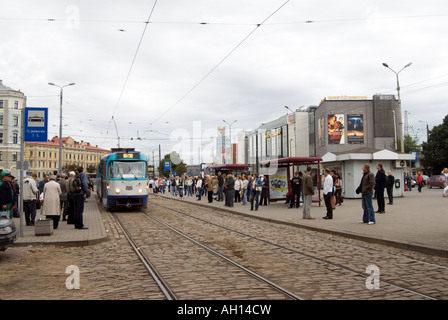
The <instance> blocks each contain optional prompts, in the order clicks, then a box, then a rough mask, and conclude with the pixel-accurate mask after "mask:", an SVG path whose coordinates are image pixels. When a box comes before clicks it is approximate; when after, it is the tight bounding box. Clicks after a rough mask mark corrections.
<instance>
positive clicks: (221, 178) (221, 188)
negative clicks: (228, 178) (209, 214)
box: [216, 171, 224, 201]
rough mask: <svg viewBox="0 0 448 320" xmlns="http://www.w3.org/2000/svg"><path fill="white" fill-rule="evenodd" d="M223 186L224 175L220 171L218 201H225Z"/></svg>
mask: <svg viewBox="0 0 448 320" xmlns="http://www.w3.org/2000/svg"><path fill="white" fill-rule="evenodd" d="M223 187H224V177H223V176H222V172H221V171H218V199H217V200H216V201H223V200H224V196H223Z"/></svg>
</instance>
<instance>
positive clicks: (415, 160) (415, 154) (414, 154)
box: [411, 151, 417, 162]
mask: <svg viewBox="0 0 448 320" xmlns="http://www.w3.org/2000/svg"><path fill="white" fill-rule="evenodd" d="M411 154H412V155H413V156H414V159H412V160H411V162H417V151H411Z"/></svg>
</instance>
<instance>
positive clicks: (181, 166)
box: [159, 151, 187, 177]
mask: <svg viewBox="0 0 448 320" xmlns="http://www.w3.org/2000/svg"><path fill="white" fill-rule="evenodd" d="M165 161H171V173H173V172H176V173H177V175H178V176H181V175H182V174H184V173H185V172H187V166H186V165H185V163H184V162H183V160H182V159H181V158H180V156H179V154H178V153H177V152H176V151H173V152H171V153H168V154H166V155H165V156H164V157H163V159H162V161H161V162H160V163H159V172H160V174H159V175H160V176H164V177H168V176H169V175H170V172H169V171H165V170H164V165H163V164H164V162H165Z"/></svg>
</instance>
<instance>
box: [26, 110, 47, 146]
mask: <svg viewBox="0 0 448 320" xmlns="http://www.w3.org/2000/svg"><path fill="white" fill-rule="evenodd" d="M24 139H25V141H26V142H47V139H48V108H25V135H24Z"/></svg>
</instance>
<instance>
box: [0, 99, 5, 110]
mask: <svg viewBox="0 0 448 320" xmlns="http://www.w3.org/2000/svg"><path fill="white" fill-rule="evenodd" d="M3 104H4V102H3V100H0V109H3Z"/></svg>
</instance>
